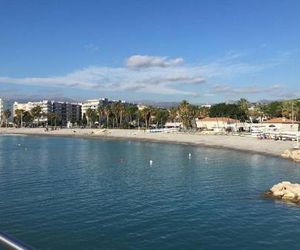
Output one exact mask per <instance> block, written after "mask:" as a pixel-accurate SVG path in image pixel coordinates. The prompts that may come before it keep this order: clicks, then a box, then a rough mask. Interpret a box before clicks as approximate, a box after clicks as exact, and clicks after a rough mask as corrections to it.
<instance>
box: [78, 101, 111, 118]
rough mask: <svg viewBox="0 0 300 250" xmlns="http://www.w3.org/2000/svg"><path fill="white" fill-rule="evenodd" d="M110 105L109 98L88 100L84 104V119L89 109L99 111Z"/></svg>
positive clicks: (82, 110)
mask: <svg viewBox="0 0 300 250" xmlns="http://www.w3.org/2000/svg"><path fill="white" fill-rule="evenodd" d="M107 104H109V101H108V99H107V98H100V99H93V100H87V101H85V102H83V103H82V108H81V112H82V117H83V116H84V114H85V113H86V111H87V110H88V109H92V110H97V109H98V108H99V107H101V106H105V105H107Z"/></svg>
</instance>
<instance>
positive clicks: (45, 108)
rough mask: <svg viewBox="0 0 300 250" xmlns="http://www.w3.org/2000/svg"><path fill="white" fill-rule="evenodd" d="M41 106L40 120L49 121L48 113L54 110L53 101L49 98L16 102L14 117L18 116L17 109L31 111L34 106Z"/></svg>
mask: <svg viewBox="0 0 300 250" xmlns="http://www.w3.org/2000/svg"><path fill="white" fill-rule="evenodd" d="M37 106H40V107H41V114H42V116H41V117H40V118H39V121H40V122H47V120H48V119H47V114H48V113H50V112H52V103H51V101H48V100H43V101H39V102H26V103H18V102H14V104H13V117H15V116H16V110H24V111H31V110H32V109H33V108H34V107H37Z"/></svg>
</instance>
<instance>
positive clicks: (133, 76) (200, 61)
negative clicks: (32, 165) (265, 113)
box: [0, 0, 300, 103]
mask: <svg viewBox="0 0 300 250" xmlns="http://www.w3.org/2000/svg"><path fill="white" fill-rule="evenodd" d="M299 13H300V2H299V1H297V0H287V1H279V0H265V1H259V0H253V1H238V0H230V1H222V0H218V1H217V0H214V1H208V0H207V1H196V0H187V1H171V0H165V1H158V0H154V1H137V0H131V1H126V2H125V1H120V0H119V1H117V0H112V1H96V0H90V1H58V0H53V1H38V0H31V1H10V0H3V1H1V3H0V31H1V34H2V35H1V38H0V55H1V56H0V97H6V98H12V99H13V98H16V99H19V98H33V97H36V98H38V97H39V98H40V99H51V98H53V97H56V98H72V99H74V100H85V99H94V98H100V97H107V98H109V99H122V100H126V101H133V102H134V101H143V100H151V101H156V102H162V101H166V102H172V101H174V102H178V101H180V100H182V99H186V100H188V101H190V102H191V103H216V102H220V101H228V100H237V99H239V98H241V97H244V98H247V99H249V100H250V101H257V100H262V99H268V100H275V99H284V98H297V97H300V87H299V85H300V84H299V79H300V71H299V69H298V68H299V65H300V50H299V44H300V31H299V27H298V25H299V23H300V16H299Z"/></svg>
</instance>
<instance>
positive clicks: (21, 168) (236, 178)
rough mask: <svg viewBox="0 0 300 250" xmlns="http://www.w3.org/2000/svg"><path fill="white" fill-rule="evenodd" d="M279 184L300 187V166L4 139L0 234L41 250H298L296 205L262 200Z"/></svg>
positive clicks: (205, 151)
mask: <svg viewBox="0 0 300 250" xmlns="http://www.w3.org/2000/svg"><path fill="white" fill-rule="evenodd" d="M189 153H191V154H192V158H191V159H188V154H189ZM149 160H153V165H152V166H150V165H149ZM282 180H290V181H293V182H300V165H299V164H298V165H297V164H295V163H292V162H289V161H285V160H281V159H279V158H272V157H267V156H261V155H256V154H247V153H241V152H235V151H229V150H221V149H209V148H205V147H194V146H185V145H170V144H162V143H149V142H134V141H113V140H93V139H78V138H48V137H21V136H1V137H0V230H2V231H5V232H7V233H9V234H11V235H14V236H15V237H17V238H19V239H20V240H22V241H24V242H26V243H27V244H30V245H32V246H34V247H35V248H37V249H74V250H76V249H266V248H268V249H297V248H298V247H299V244H300V226H299V223H300V207H297V206H295V205H290V204H286V203H282V202H275V201H272V200H265V199H262V198H261V197H260V195H261V193H262V192H264V191H265V190H267V189H268V188H269V187H270V186H272V185H273V184H275V183H277V182H279V181H282Z"/></svg>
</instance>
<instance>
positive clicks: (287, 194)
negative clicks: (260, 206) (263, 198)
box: [266, 181, 300, 203]
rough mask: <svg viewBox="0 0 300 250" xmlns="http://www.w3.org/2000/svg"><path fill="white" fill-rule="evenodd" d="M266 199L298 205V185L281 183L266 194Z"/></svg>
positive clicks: (299, 200)
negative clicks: (270, 198)
mask: <svg viewBox="0 0 300 250" xmlns="http://www.w3.org/2000/svg"><path fill="white" fill-rule="evenodd" d="M266 195H267V196H268V197H272V198H276V199H280V200H287V201H292V202H295V203H300V184H297V183H290V182H289V181H283V182H280V183H278V184H276V185H274V186H273V187H272V188H271V189H270V191H268V192H267V193H266Z"/></svg>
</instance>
